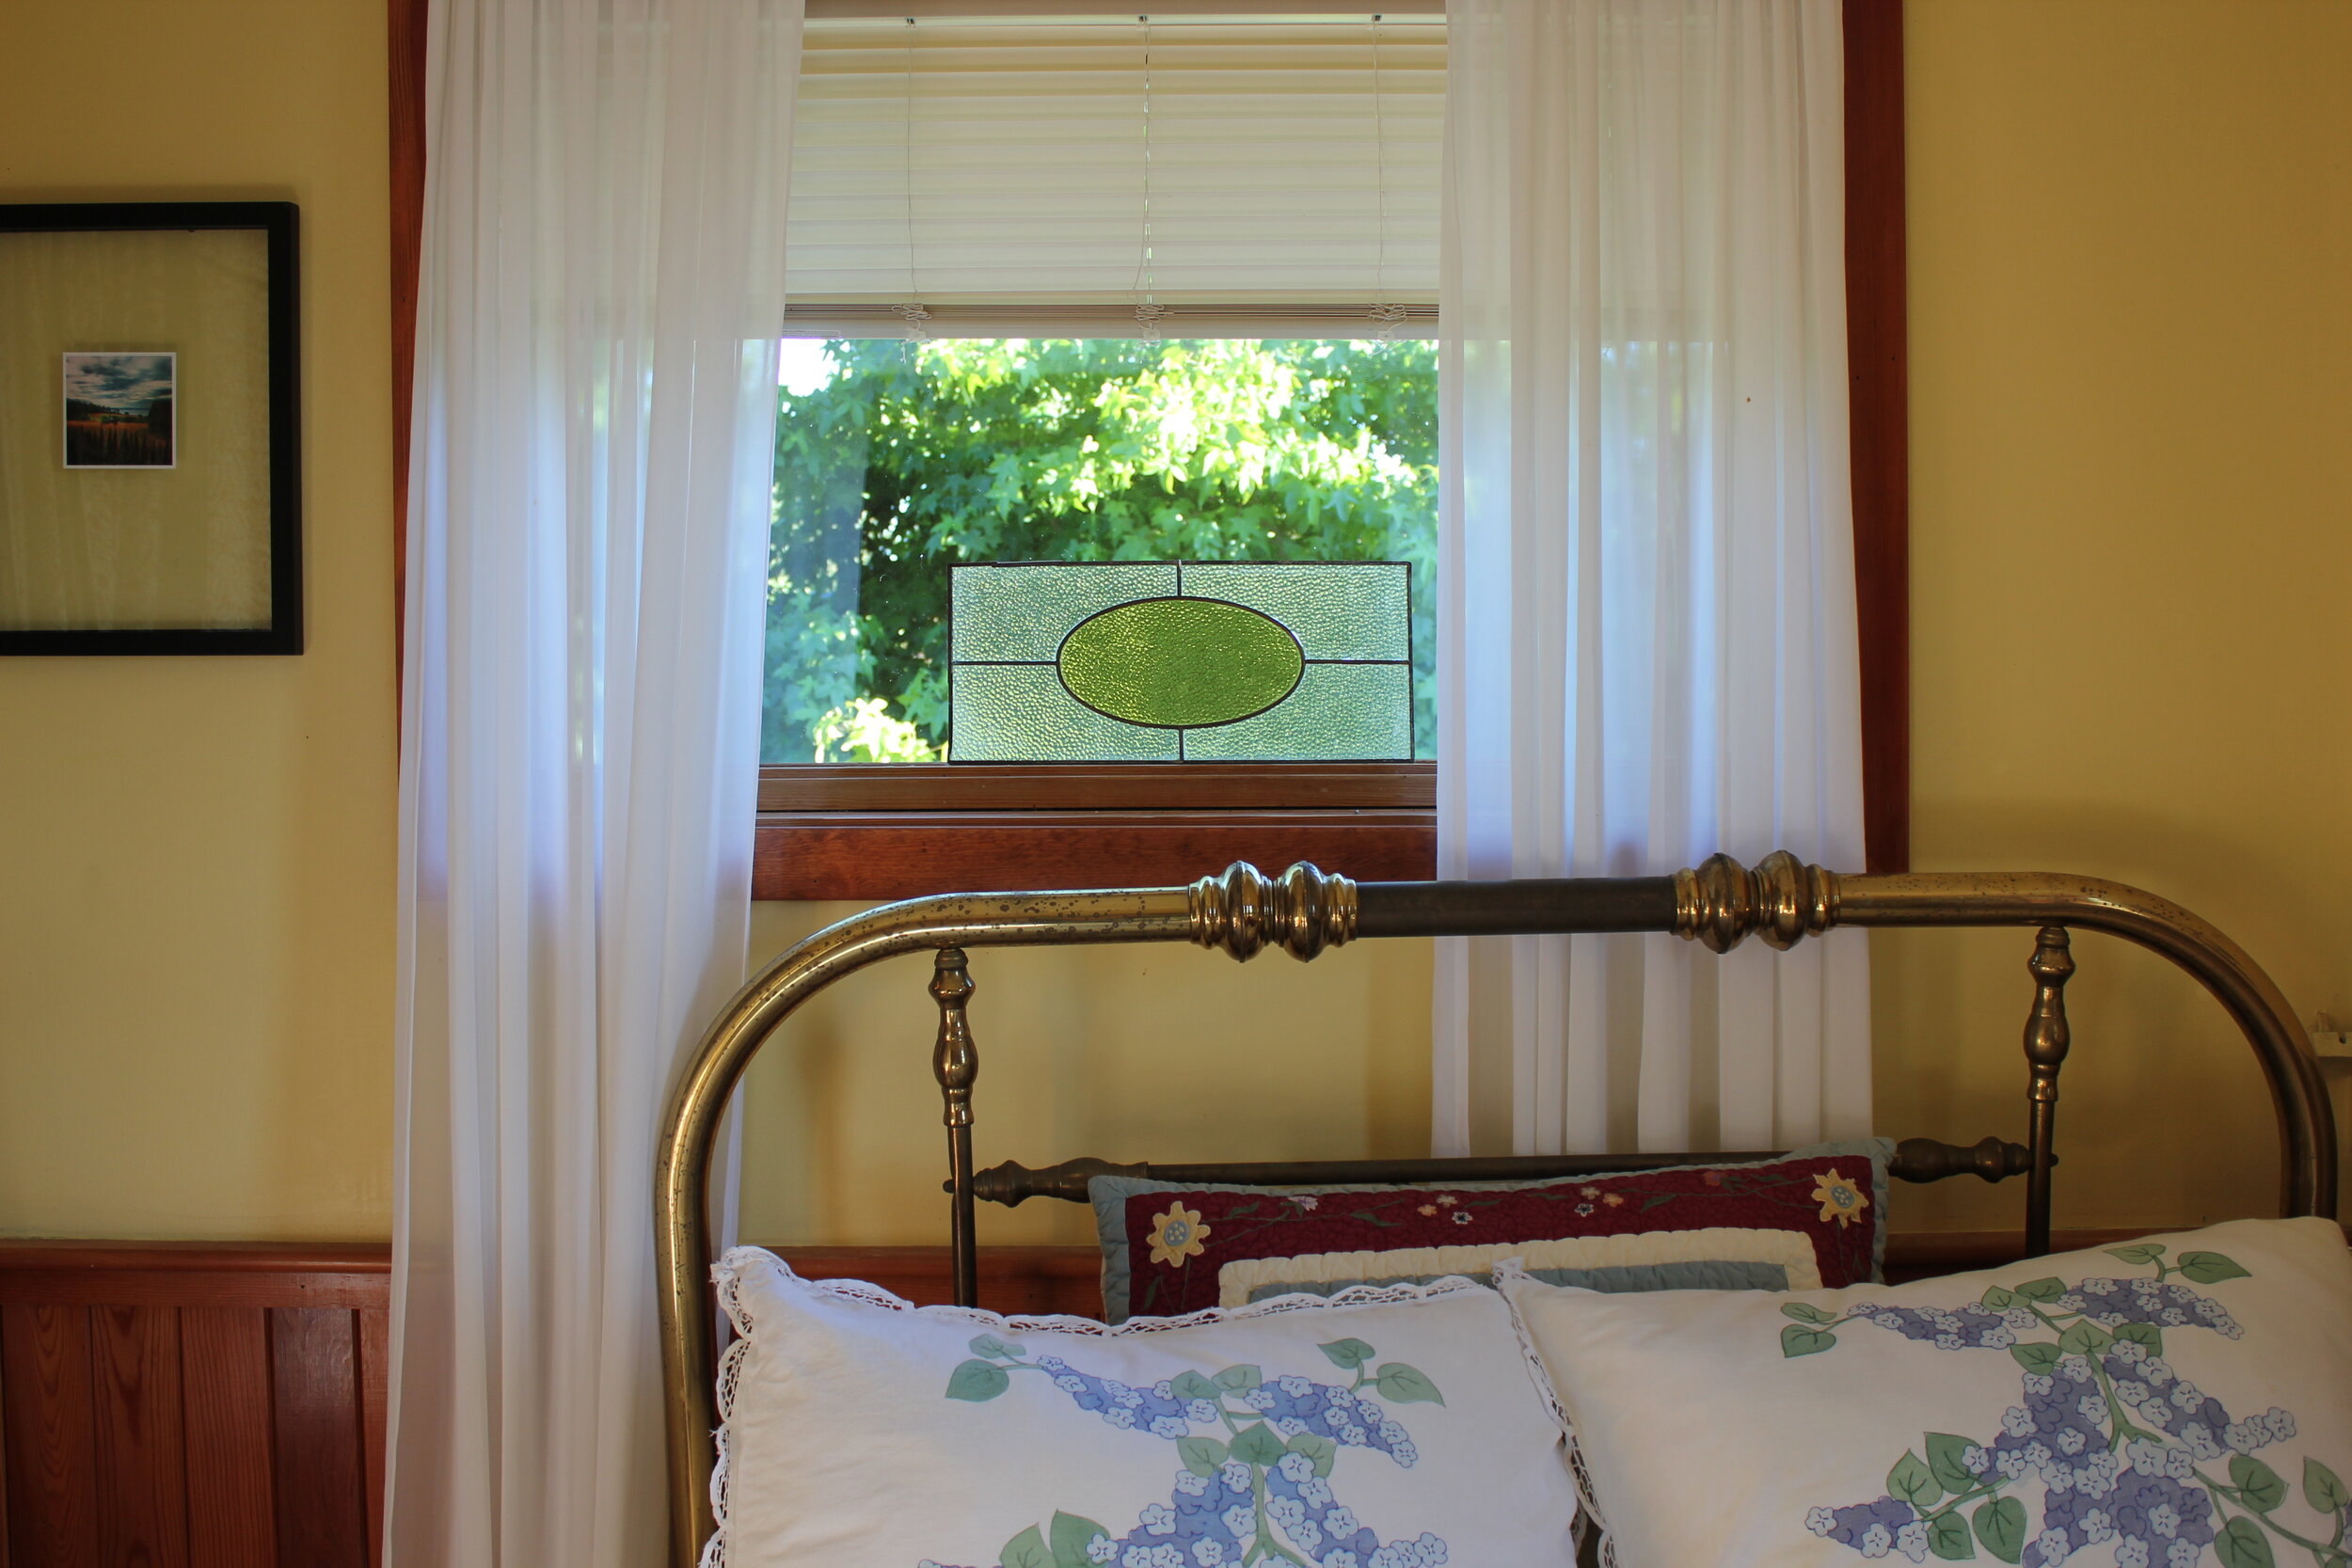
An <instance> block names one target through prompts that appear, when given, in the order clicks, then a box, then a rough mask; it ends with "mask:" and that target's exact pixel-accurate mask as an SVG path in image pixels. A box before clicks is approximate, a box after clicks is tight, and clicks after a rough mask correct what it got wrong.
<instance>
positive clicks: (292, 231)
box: [0, 201, 303, 657]
mask: <svg viewBox="0 0 2352 1568" xmlns="http://www.w3.org/2000/svg"><path fill="white" fill-rule="evenodd" d="M218 229H246V230H261V231H262V233H263V235H264V236H265V250H266V254H267V257H268V267H269V278H268V284H267V292H266V300H267V303H266V306H265V310H266V314H267V333H268V367H269V368H268V374H269V387H268V391H267V400H268V412H267V420H268V429H269V480H268V485H269V554H270V559H269V607H270V609H269V624H268V625H267V626H261V627H234V628H155V627H119V628H115V627H91V628H87V629H84V628H75V629H71V630H52V629H40V630H27V629H9V628H0V655H20V656H22V655H41V656H53V657H54V656H57V655H97V656H119V655H163V654H299V653H300V652H302V649H303V603H302V598H303V593H302V381H301V372H302V356H301V289H300V275H299V269H300V256H299V252H300V244H299V236H300V231H299V216H298V209H297V208H296V206H295V204H294V203H293V202H291V201H72V202H8V203H0V233H19V234H21V233H44V232H45V233H57V232H85V231H98V230H116V231H121V230H218ZM0 309H7V304H6V302H5V301H0Z"/></svg>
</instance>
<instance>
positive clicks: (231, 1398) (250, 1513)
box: [180, 1307, 278, 1568]
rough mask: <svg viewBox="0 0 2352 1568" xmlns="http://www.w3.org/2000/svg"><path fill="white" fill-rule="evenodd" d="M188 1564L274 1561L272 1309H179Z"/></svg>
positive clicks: (228, 1566) (261, 1567)
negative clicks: (184, 1428) (186, 1457)
mask: <svg viewBox="0 0 2352 1568" xmlns="http://www.w3.org/2000/svg"><path fill="white" fill-rule="evenodd" d="M180 1354H181V1369H182V1370H181V1389H182V1393H183V1400H184V1402H185V1405H186V1409H187V1453H188V1462H187V1474H188V1565H189V1568H274V1565H275V1564H276V1562H277V1560H278V1528H277V1525H276V1521H275V1516H274V1507H275V1498H274V1497H273V1495H272V1493H273V1488H272V1486H271V1477H270V1459H271V1453H270V1397H269V1383H270V1362H269V1313H268V1309H267V1308H265V1307H182V1308H181V1309H180Z"/></svg>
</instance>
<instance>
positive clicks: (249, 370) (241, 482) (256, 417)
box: [0, 201, 303, 658]
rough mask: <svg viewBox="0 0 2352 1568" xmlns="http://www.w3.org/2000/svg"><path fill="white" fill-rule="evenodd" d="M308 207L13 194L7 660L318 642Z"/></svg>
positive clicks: (2, 312) (2, 307)
mask: <svg viewBox="0 0 2352 1568" xmlns="http://www.w3.org/2000/svg"><path fill="white" fill-rule="evenodd" d="M298 220H299V214H298V213H297V212H296V210H295V208H294V203H293V202H291V201H111V202H108V201H86V202H0V657H8V656H15V657H43V658H50V657H59V656H69V657H71V656H98V657H120V656H123V655H135V656H157V655H161V656H178V655H191V654H262V655H268V654H299V653H300V652H302V599H303V587H302V376H301V372H302V354H301V344H300V341H299V326H300V322H301V293H300V286H299V280H298V278H297V277H296V269H297V266H298V263H299V260H300V244H299V241H300V235H299V231H298Z"/></svg>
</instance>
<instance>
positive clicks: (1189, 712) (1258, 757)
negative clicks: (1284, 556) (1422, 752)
mask: <svg viewBox="0 0 2352 1568" xmlns="http://www.w3.org/2000/svg"><path fill="white" fill-rule="evenodd" d="M1408 581H1409V568H1408V567H1406V566H1405V565H1403V564H1401V563H1394V562H1187V563H1184V565H1182V566H1181V567H1180V566H1178V565H1176V564H1174V563H1168V562H1132V563H1130V562H1120V563H1117V564H1109V565H1094V564H1081V563H1075V562H1073V563H1070V564H1066V565H1065V564H1056V563H1050V562H1040V563H1024V564H1022V565H1018V566H998V567H991V566H959V567H957V568H956V569H955V572H954V590H953V593H954V598H953V602H954V605H955V610H956V615H957V620H956V622H955V624H954V626H953V627H952V628H951V638H950V646H951V647H952V648H954V649H955V650H956V657H955V659H954V661H953V662H952V665H951V672H952V674H953V687H952V690H953V700H952V705H953V713H952V719H953V741H952V744H951V747H950V758H951V760H954V761H959V762H1078V761H1137V762H1141V761H1163V760H1185V761H1193V760H1198V761H1211V760H1215V761H1220V762H1247V761H1265V762H1275V761H1307V760H1326V761H1374V760H1378V761H1390V760H1405V759H1408V758H1410V757H1411V756H1412V754H1413V741H1414V738H1415V737H1414V734H1413V690H1412V687H1413V676H1412V666H1411V663H1410V659H1411V656H1412V641H1413V639H1412V618H1411V608H1410V605H1409V602H1408V595H1407V591H1406V584H1407V582H1408ZM976 622H977V626H975V625H974V624H973V623H976Z"/></svg>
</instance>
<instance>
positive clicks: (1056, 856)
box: [752, 811, 1438, 899]
mask: <svg viewBox="0 0 2352 1568" xmlns="http://www.w3.org/2000/svg"><path fill="white" fill-rule="evenodd" d="M1238 860H1246V861H1249V862H1252V863H1256V864H1258V865H1263V866H1277V867H1279V866H1285V865H1288V864H1290V863H1292V862H1294V861H1312V862H1314V863H1316V864H1317V865H1321V866H1325V867H1327V868H1330V869H1332V870H1336V871H1341V872H1343V873H1344V874H1345V875H1347V876H1349V877H1353V878H1355V879H1357V880H1359V881H1368V882H1391V881H1393V882H1410V881H1426V880H1427V879H1429V878H1430V877H1431V876H1433V875H1434V874H1435V873H1436V870H1437V863H1438V824H1437V814H1436V813H1434V812H1427V811H1386V812H1384V811H1342V812H1328V811H1274V812H1244V811H1189V812H1186V811H1166V812H1149V811H1142V812H1121V811H1092V812H1042V811H1004V812H778V813H771V814H769V813H764V814H762V815H761V816H760V819H759V831H758V836H757V838H756V840H755V846H754V849H753V858H752V896H753V897H755V898H762V899H801V898H844V899H885V898H914V897H919V896H921V895H925V894H930V893H938V892H940V891H941V890H943V889H947V888H990V889H994V890H999V891H1003V892H1007V893H1020V892H1033V891H1038V890H1041V889H1046V888H1057V887H1105V886H1107V887H1130V886H1146V887H1159V886H1174V885H1176V884H1179V883H1183V882H1190V881H1193V880H1196V879H1199V878H1201V877H1206V876H1211V875H1214V874H1215V873H1216V872H1219V871H1222V870H1224V869H1225V867H1227V866H1229V865H1231V864H1232V863H1233V862H1235V861H1238Z"/></svg>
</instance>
